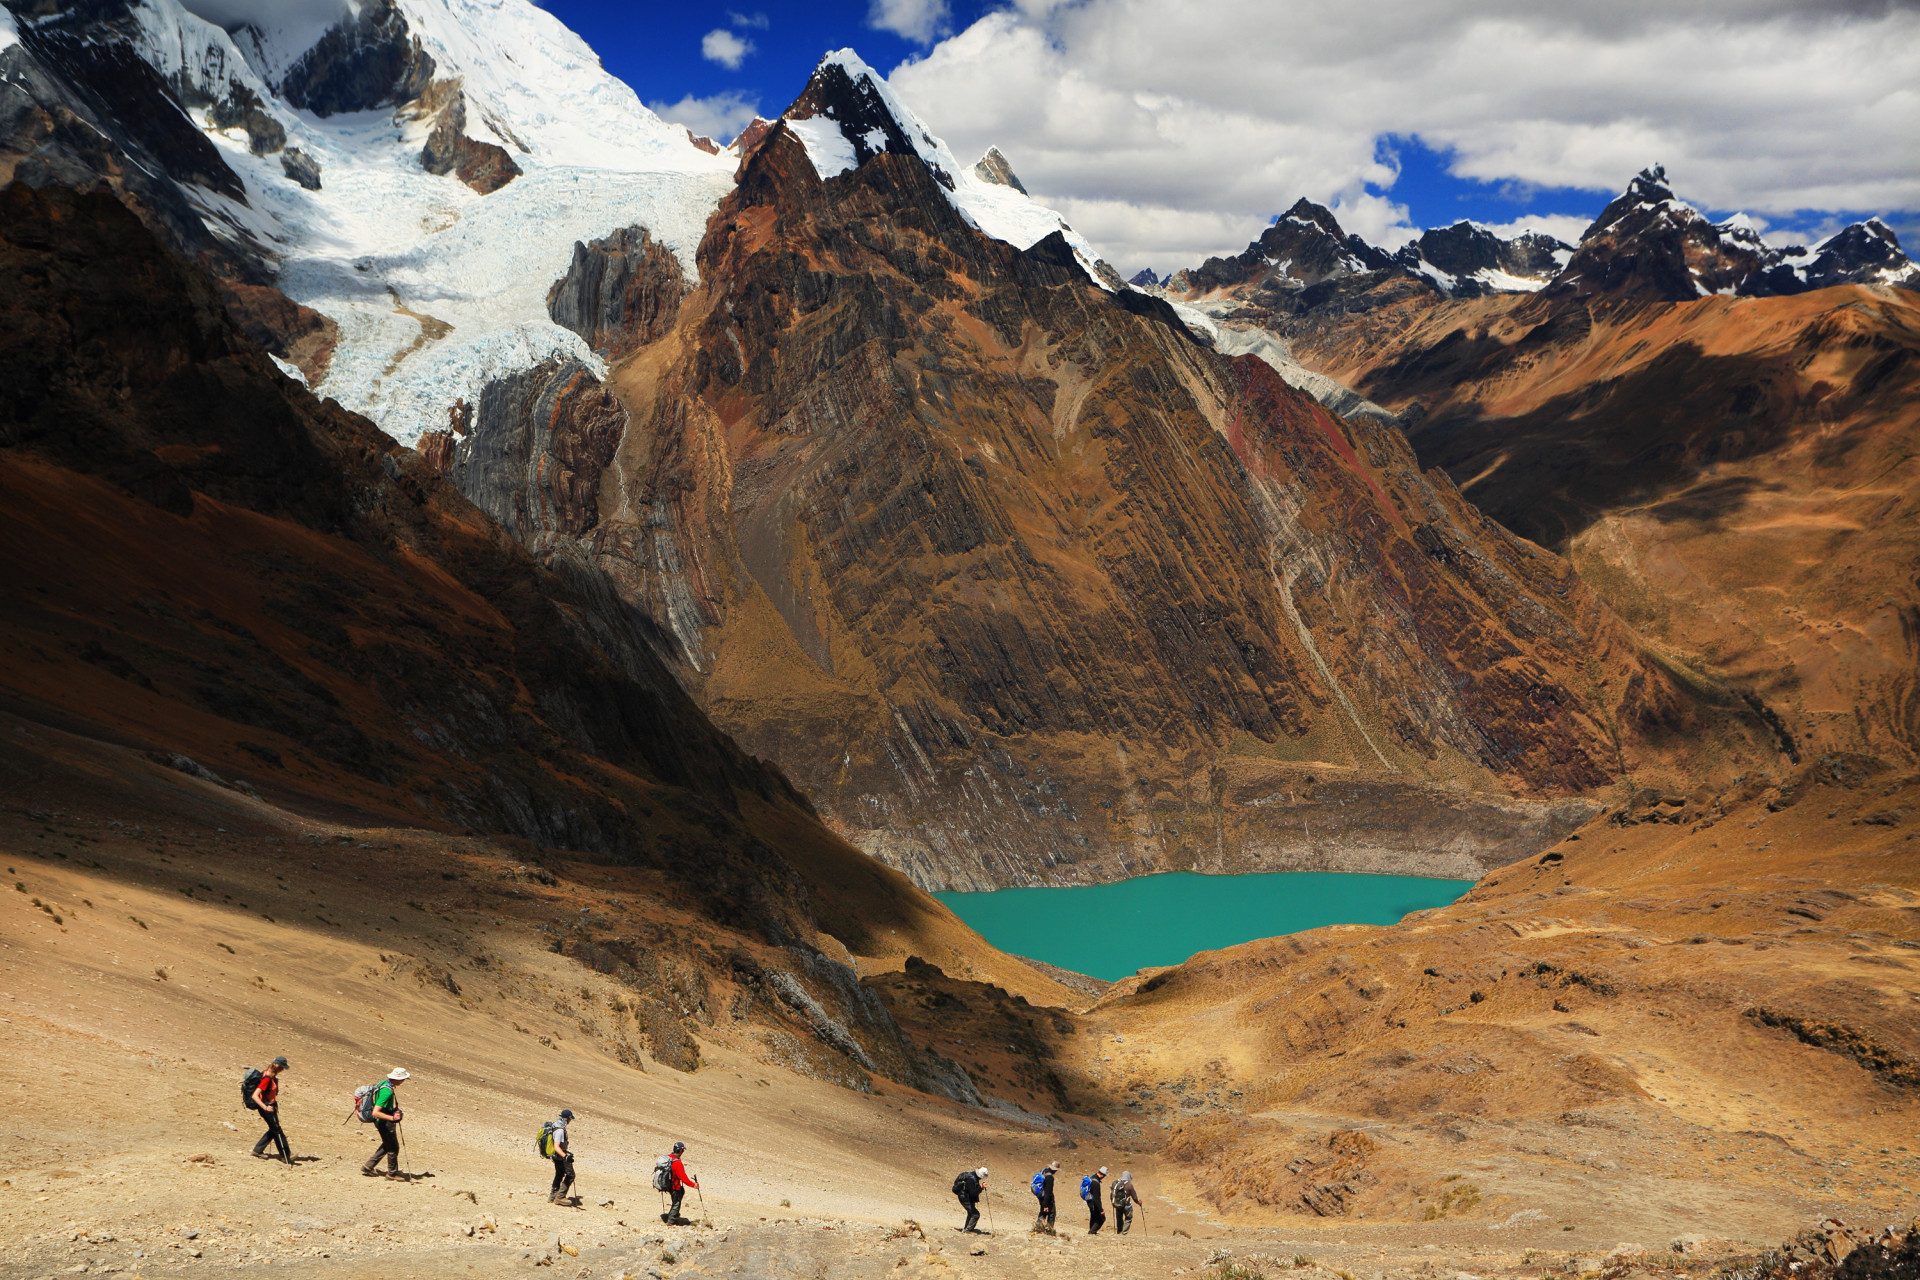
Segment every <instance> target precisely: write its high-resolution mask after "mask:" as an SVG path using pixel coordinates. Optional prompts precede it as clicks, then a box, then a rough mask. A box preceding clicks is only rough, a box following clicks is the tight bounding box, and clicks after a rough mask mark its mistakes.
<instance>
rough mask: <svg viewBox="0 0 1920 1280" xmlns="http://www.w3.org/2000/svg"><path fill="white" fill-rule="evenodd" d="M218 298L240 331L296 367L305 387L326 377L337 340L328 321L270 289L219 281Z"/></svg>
mask: <svg viewBox="0 0 1920 1280" xmlns="http://www.w3.org/2000/svg"><path fill="white" fill-rule="evenodd" d="M220 296H221V298H222V299H223V300H225V302H226V304H227V314H228V315H230V316H232V317H233V319H234V322H235V323H236V324H237V325H238V326H239V328H240V331H241V332H242V333H244V334H246V335H247V337H248V338H250V339H252V340H253V341H254V342H257V343H259V344H260V345H261V346H262V347H264V348H266V349H267V350H268V351H271V352H272V353H273V354H274V355H276V356H279V357H280V358H281V359H282V360H285V361H286V362H287V363H288V364H291V365H294V366H295V367H297V368H298V369H299V370H300V372H301V373H302V374H303V375H305V377H306V379H307V385H308V386H317V385H318V384H319V383H320V381H321V380H322V379H323V378H325V377H326V376H327V366H328V365H329V364H330V363H332V361H333V349H334V346H335V345H336V344H337V343H338V342H339V340H340V327H339V326H338V325H336V324H335V323H334V322H333V321H332V320H330V319H328V318H327V317H326V316H323V315H321V314H320V313H319V312H318V311H315V310H314V309H313V308H312V307H308V306H302V305H301V304H300V303H298V302H295V301H294V300H293V299H292V298H289V297H288V296H287V295H286V294H284V293H282V292H280V290H278V289H276V288H274V287H273V286H272V285H266V284H248V283H246V282H245V281H243V280H222V281H221V282H220Z"/></svg>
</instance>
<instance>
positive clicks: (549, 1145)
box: [533, 1120, 553, 1156]
mask: <svg viewBox="0 0 1920 1280" xmlns="http://www.w3.org/2000/svg"><path fill="white" fill-rule="evenodd" d="M533 1149H534V1150H535V1151H538V1152H539V1153H540V1154H541V1155H543V1156H551V1155H552V1154H553V1121H551V1120H549V1121H547V1122H546V1123H545V1124H543V1125H541V1126H540V1132H539V1134H538V1135H537V1136H535V1138H534V1140H533Z"/></svg>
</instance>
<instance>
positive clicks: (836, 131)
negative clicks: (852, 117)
mask: <svg viewBox="0 0 1920 1280" xmlns="http://www.w3.org/2000/svg"><path fill="white" fill-rule="evenodd" d="M787 128H788V129H789V130H791V131H792V133H793V136H794V137H796V138H798V139H800V145H801V146H802V147H804V148H805V149H806V152H807V159H808V160H810V161H812V162H813V171H814V172H815V173H817V174H819V175H820V180H821V181H822V182H825V181H826V180H827V179H828V178H837V177H839V176H840V175H841V174H843V173H845V172H847V171H848V170H849V169H853V168H857V167H858V166H859V163H860V157H859V153H857V152H856V151H854V149H853V141H852V140H851V139H850V138H848V137H847V135H846V134H844V133H842V132H840V126H839V125H837V124H835V123H834V122H833V121H832V120H830V119H828V118H827V117H826V116H809V117H807V118H806V119H805V120H791V119H790V120H788V121H787ZM881 141H882V144H883V145H884V143H885V139H884V138H883V139H882V140H881Z"/></svg>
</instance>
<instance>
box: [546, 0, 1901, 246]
mask: <svg viewBox="0 0 1920 1280" xmlns="http://www.w3.org/2000/svg"><path fill="white" fill-rule="evenodd" d="M542 2H543V3H544V5H545V7H546V8H547V9H548V10H549V11H551V12H552V13H553V14H554V15H555V16H557V17H558V18H560V20H561V21H563V22H565V23H566V24H567V25H568V26H570V27H572V28H573V29H574V30H575V31H577V32H579V33H580V35H581V36H583V37H584V38H585V39H586V40H587V42H588V43H589V44H590V45H592V46H593V47H594V49H595V50H596V51H598V53H599V54H600V56H601V59H602V61H603V62H604V63H605V65H606V67H607V69H608V70H609V71H611V72H612V73H613V74H614V75H616V76H618V77H620V78H621V79H623V80H625V81H626V82H627V83H628V84H630V85H632V86H633V88H634V90H635V92H636V93H638V95H639V96H640V98H641V100H642V101H643V102H646V103H647V104H648V105H649V106H652V107H654V108H655V109H656V110H657V111H659V112H660V113H661V114H662V115H664V116H666V117H667V118H669V119H674V120H678V121H680V122H682V123H686V124H689V125H692V126H694V127H695V128H696V129H698V130H700V131H702V132H708V133H711V134H713V135H714V136H716V137H722V138H724V137H726V136H729V135H730V134H731V133H733V132H734V131H736V130H737V129H738V128H739V127H740V126H741V125H742V124H744V123H745V121H746V120H747V119H748V118H750V116H751V115H752V113H753V112H754V111H756V110H757V111H758V112H760V113H762V114H767V115H772V114H775V113H777V112H779V111H780V110H782V109H783V108H784V107H785V106H786V105H787V104H788V103H789V102H790V101H792V99H793V98H794V97H795V96H796V95H797V94H798V93H799V92H800V90H801V88H802V87H803V86H804V84H805V83H806V79H807V75H808V73H809V72H810V71H811V70H812V68H813V65H814V63H815V61H816V60H817V59H818V58H819V56H820V55H821V54H822V53H824V52H826V51H827V50H830V49H835V48H839V47H842V46H852V47H853V48H854V49H856V50H858V51H859V53H860V54H861V56H862V57H864V58H865V59H866V60H867V61H868V62H869V63H871V64H872V65H873V66H875V67H877V68H878V69H880V70H881V71H882V72H885V73H887V74H888V75H889V77H890V78H891V79H892V81H893V84H894V87H895V88H896V89H897V90H898V91H899V92H900V94H901V96H902V97H903V98H904V99H905V100H906V101H907V102H908V103H909V104H910V105H911V106H913V107H914V108H915V110H917V111H918V112H919V113H920V114H921V115H922V117H923V118H924V119H925V120H926V121H927V123H928V124H929V125H930V126H931V127H932V128H933V129H934V131H935V132H937V133H939V134H941V135H942V136H943V137H944V138H945V139H946V140H947V142H948V143H949V144H950V145H951V146H952V147H953V149H954V151H955V153H956V154H958V155H960V156H962V157H963V158H964V157H969V156H973V155H978V154H979V153H980V152H981V151H983V150H984V149H985V148H986V146H987V145H990V144H991V145H997V146H999V147H1000V148H1001V149H1002V150H1003V151H1004V152H1005V153H1006V154H1007V156H1008V157H1009V158H1010V159H1011V161H1012V162H1013V165H1014V168H1015V170H1016V171H1017V172H1018V173H1019V174H1020V176H1021V178H1022V180H1023V181H1024V182H1025V183H1026V185H1027V187H1028V188H1029V189H1030V190H1031V191H1033V192H1034V194H1035V195H1036V197H1038V198H1040V199H1042V200H1043V201H1045V202H1046V203H1048V204H1050V205H1052V206H1054V207H1055V208H1057V209H1059V210H1060V211H1061V213H1062V214H1063V216H1065V217H1066V218H1067V220H1068V221H1069V222H1071V223H1072V225H1073V226H1074V227H1076V228H1077V229H1079V230H1080V231H1081V232H1082V233H1084V234H1085V235H1087V236H1088V238H1089V239H1091V240H1092V241H1093V242H1094V244H1096V245H1097V246H1099V247H1100V248H1101V249H1102V251H1104V252H1105V253H1106V254H1107V256H1108V257H1109V258H1110V259H1111V260H1112V261H1113V262H1114V263H1115V265H1116V266H1119V267H1120V268H1121V269H1122V271H1123V272H1125V273H1126V274H1129V275H1130V274H1132V272H1133V271H1134V270H1135V269H1137V268H1138V267H1141V266H1149V267H1152V268H1154V269H1156V270H1158V271H1162V272H1164V271H1167V270H1171V269H1177V268H1178V267H1181V266H1187V265H1191V264H1193V263H1195V262H1197V261H1199V260H1200V259H1201V258H1204V257H1206V256H1208V255H1210V254H1216V253H1233V252H1237V251H1238V250H1239V249H1240V248H1242V247H1244V246H1245V244H1246V243H1247V242H1248V241H1249V240H1250V239H1252V238H1253V237H1254V236H1255V235H1257V234H1258V233H1259V229H1260V228H1261V227H1262V226H1264V225H1265V224H1266V222H1267V220H1268V219H1269V218H1270V217H1271V216H1272V214H1274V213H1275V212H1278V211H1279V210H1282V209H1284V208H1286V207H1287V206H1288V205H1290V204H1292V203H1293V201H1294V200H1295V199H1297V198H1298V197H1300V196H1303V195H1304V196H1307V197H1309V198H1312V199H1315V200H1319V201H1321V202H1323V203H1327V204H1330V205H1332V206H1333V208H1334V209H1335V210H1336V212H1337V213H1338V214H1339V216H1340V219H1341V221H1342V223H1343V224H1344V225H1345V226H1346V227H1347V229H1348V230H1351V231H1357V232H1359V233H1360V234H1361V235H1363V236H1366V237H1367V238H1368V239H1369V240H1372V241H1373V242H1375V243H1377V244H1382V245H1385V246H1388V247H1392V246H1394V245H1396V244H1398V243H1400V242H1402V241H1404V240H1405V239H1407V238H1408V237H1410V236H1411V235H1413V234H1415V233H1416V232H1417V230H1418V229H1419V228H1422V227H1429V226H1444V225H1449V224H1451V223H1453V222H1455V221H1457V220H1458V219H1460V218H1463V217H1464V218H1470V219H1473V220H1475V221H1478V222H1482V223H1486V224H1488V225H1491V226H1494V227H1496V228H1501V229H1503V230H1505V231H1506V233H1508V234H1512V233H1514V232H1517V231H1519V230H1521V229H1524V228H1528V227H1531V228H1533V229H1537V230H1544V231H1548V232H1550V233H1552V234H1555V235H1559V236H1561V237H1562V238H1565V239H1572V238H1574V237H1576V236H1577V235H1578V234H1579V232H1580V230H1581V229H1582V228H1583V227H1584V226H1585V224H1586V223H1587V221H1588V220H1590V219H1591V218H1592V217H1593V215H1594V214H1596V213H1598V212H1599V210H1600V209H1601V207H1602V206H1603V205H1604V204H1605V203H1606V201H1607V200H1608V199H1609V198H1611V196H1612V195H1613V194H1614V193H1616V192H1618V191H1619V190H1621V189H1622V188H1623V187H1624V186H1625V184H1626V182H1627V181H1628V179H1630V178H1631V177H1632V176H1633V174H1634V173H1635V172H1636V171H1637V170H1639V169H1640V168H1641V167H1642V166H1644V165H1648V164H1654V163H1664V164H1666V165H1667V169H1668V173H1669V174H1670V176H1671V179H1672V183H1673V186H1674V188H1675V190H1676V192H1677V193H1678V194H1679V195H1680V196H1681V197H1682V198H1683V199H1687V200H1689V201H1691V202H1693V203H1694V204H1696V205H1697V206H1699V207H1701V208H1703V209H1705V210H1707V211H1708V212H1709V213H1712V214H1714V215H1716V216H1720V215H1727V214H1731V213H1733V212H1736V211H1742V212H1747V213H1749V214H1752V215H1754V216H1755V217H1756V220H1757V221H1758V222H1759V224H1760V225H1762V226H1764V227H1766V228H1768V230H1767V232H1766V234H1767V236H1768V239H1769V240H1770V241H1771V242H1773V243H1791V242H1794V241H1796V240H1800V241H1805V240H1810V239H1813V238H1817V237H1818V236H1820V235H1822V234H1825V233H1826V232H1829V231H1831V230H1834V229H1836V228H1837V227H1838V226H1839V225H1841V224H1843V223H1844V222H1846V221H1851V220H1854V219H1855V218H1858V217H1861V216H1866V215H1868V214H1872V213H1879V214H1881V215H1882V216H1885V217H1887V220H1888V221H1889V222H1890V223H1891V224H1892V225H1893V226H1894V228H1895V229H1896V230H1897V231H1899V232H1900V233H1901V235H1902V237H1903V239H1905V240H1907V241H1912V240H1914V239H1916V238H1920V215H1916V214H1915V212H1914V211H1915V210H1916V209H1920V143H1916V141H1915V139H1916V137H1920V109H1916V106H1915V104H1916V103H1920V97H1917V96H1916V95H1915V94H1914V93H1913V91H1912V86H1913V85H1914V84H1916V83H1920V6H1903V5H1893V6H1887V7H1884V8H1875V7H1874V6H1872V5H1868V6H1866V7H1864V8H1863V7H1861V6H1859V5H1847V4H1842V5H1839V6H1837V7H1836V6H1819V5H1815V6H1813V7H1806V6H1804V5H1800V4H1796V3H1793V2H1792V0H1779V2H1778V3H1776V2H1774V0H1695V3H1694V6H1693V7H1692V8H1682V9H1674V8H1672V7H1670V6H1666V5H1662V4H1658V3H1651V4H1650V3H1647V2H1646V0H1589V3H1586V4H1583V5H1581V6H1568V7H1559V6H1545V7H1540V6H1528V5H1519V6H1517V7H1516V5H1515V4H1513V3H1510V2H1509V0H1343V4H1342V5H1340V6H1337V7H1330V6H1327V5H1325V4H1324V2H1323V0H1070V2H1062V0H1017V3H1004V2H1003V3H987V2H985V0H820V2H819V3H810V4H782V3H774V4H727V3H706V2H704V0H694V2H693V3H681V4H674V5H663V4H659V3H658V2H657V0H542ZM1735 49H1737V50H1738V51H1739V52H1738V54H1737V56H1736V55H1735V54H1734V53H1733V52H1731V51H1732V50H1735Z"/></svg>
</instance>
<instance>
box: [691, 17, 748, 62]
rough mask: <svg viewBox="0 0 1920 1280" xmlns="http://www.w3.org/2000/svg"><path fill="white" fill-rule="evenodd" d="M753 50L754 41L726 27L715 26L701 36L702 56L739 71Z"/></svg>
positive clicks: (709, 60)
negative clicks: (745, 38)
mask: <svg viewBox="0 0 1920 1280" xmlns="http://www.w3.org/2000/svg"><path fill="white" fill-rule="evenodd" d="M752 52H753V41H751V40H742V39H741V38H740V37H739V36H737V35H735V34H733V32H731V31H729V30H727V29H726V28H725V27H715V28H714V29H713V30H711V31H709V32H707V34H705V35H704V36H701V37H700V56H701V57H703V58H705V59H706V60H707V61H708V62H717V63H719V64H720V65H721V66H723V67H726V68H727V69H729V70H732V71H738V70H739V69H740V64H741V63H742V62H744V61H746V58H747V55H748V54H750V53H752Z"/></svg>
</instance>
